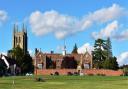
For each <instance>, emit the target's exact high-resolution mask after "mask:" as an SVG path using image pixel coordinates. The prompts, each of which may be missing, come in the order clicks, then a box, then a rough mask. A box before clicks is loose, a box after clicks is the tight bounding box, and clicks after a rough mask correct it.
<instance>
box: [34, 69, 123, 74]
mask: <svg viewBox="0 0 128 89" xmlns="http://www.w3.org/2000/svg"><path fill="white" fill-rule="evenodd" d="M55 72H58V73H59V74H60V75H67V74H68V72H71V73H74V72H77V70H76V69H43V70H37V71H35V74H36V73H37V75H50V74H54V73H55ZM82 73H83V74H84V75H106V76H120V75H123V71H122V70H118V71H114V70H105V69H83V70H82Z"/></svg>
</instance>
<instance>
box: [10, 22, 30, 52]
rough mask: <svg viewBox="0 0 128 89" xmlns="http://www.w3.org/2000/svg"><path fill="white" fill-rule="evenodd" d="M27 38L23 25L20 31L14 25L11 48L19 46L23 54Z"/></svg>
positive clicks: (25, 49)
mask: <svg viewBox="0 0 128 89" xmlns="http://www.w3.org/2000/svg"><path fill="white" fill-rule="evenodd" d="M27 40H28V38H27V29H26V28H25V27H24V24H23V27H22V30H21V31H19V29H18V26H16V25H14V28H13V38H12V41H13V42H12V43H13V48H16V47H17V46H19V47H20V48H21V49H22V50H23V52H24V54H26V53H27Z"/></svg>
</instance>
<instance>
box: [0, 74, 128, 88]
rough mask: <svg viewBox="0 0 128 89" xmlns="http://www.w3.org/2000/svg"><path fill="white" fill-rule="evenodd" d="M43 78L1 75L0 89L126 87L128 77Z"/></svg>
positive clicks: (127, 86) (127, 85)
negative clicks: (43, 80)
mask: <svg viewBox="0 0 128 89" xmlns="http://www.w3.org/2000/svg"><path fill="white" fill-rule="evenodd" d="M43 78H44V79H45V80H46V81H45V82H36V81H35V80H34V76H32V77H29V76H22V77H21V76H19V77H2V78H0V89H128V77H124V76H118V77H108V76H43ZM13 79H14V80H15V84H14V85H13Z"/></svg>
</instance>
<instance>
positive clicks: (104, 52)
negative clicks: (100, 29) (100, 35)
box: [92, 38, 118, 70]
mask: <svg viewBox="0 0 128 89" xmlns="http://www.w3.org/2000/svg"><path fill="white" fill-rule="evenodd" d="M92 56H93V67H94V68H104V69H113V70H117V69H118V63H117V58H116V57H113V56H112V46H111V41H110V38H108V39H107V40H103V39H97V40H96V41H95V44H94V51H92Z"/></svg>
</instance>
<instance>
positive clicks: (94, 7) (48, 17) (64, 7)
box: [0, 0, 128, 65]
mask: <svg viewBox="0 0 128 89" xmlns="http://www.w3.org/2000/svg"><path fill="white" fill-rule="evenodd" d="M127 3H128V0H0V52H1V53H7V51H8V50H9V49H11V48H12V32H13V25H14V24H17V25H18V28H19V29H20V30H21V28H22V25H23V23H24V24H25V25H26V27H27V32H28V50H29V52H30V53H31V54H34V50H35V48H39V49H41V51H42V52H44V53H48V52H50V51H54V52H55V53H62V48H63V45H64V43H65V44H66V50H67V53H70V52H71V51H72V49H73V46H74V45H75V43H76V44H77V47H78V52H79V53H84V52H85V51H86V48H87V50H88V51H89V52H90V51H92V50H93V45H94V42H95V39H97V38H102V39H106V38H107V37H110V38H111V42H112V52H113V56H116V57H117V60H118V63H119V65H123V64H128V47H127V46H128V25H127V24H128V5H127Z"/></svg>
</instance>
